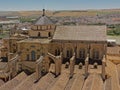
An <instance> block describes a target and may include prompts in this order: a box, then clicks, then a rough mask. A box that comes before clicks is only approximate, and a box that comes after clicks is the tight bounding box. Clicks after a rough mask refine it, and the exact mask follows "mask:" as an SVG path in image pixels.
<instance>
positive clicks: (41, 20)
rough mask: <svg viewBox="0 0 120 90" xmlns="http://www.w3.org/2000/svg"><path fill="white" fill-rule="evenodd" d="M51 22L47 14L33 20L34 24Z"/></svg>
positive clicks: (48, 23) (49, 23)
mask: <svg viewBox="0 0 120 90" xmlns="http://www.w3.org/2000/svg"><path fill="white" fill-rule="evenodd" d="M51 24H53V22H52V21H51V20H50V18H49V17H47V16H41V17H40V18H38V20H37V21H36V22H35V25H51Z"/></svg>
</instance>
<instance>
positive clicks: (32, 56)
mask: <svg viewBox="0 0 120 90" xmlns="http://www.w3.org/2000/svg"><path fill="white" fill-rule="evenodd" d="M31 60H35V51H32V52H31Z"/></svg>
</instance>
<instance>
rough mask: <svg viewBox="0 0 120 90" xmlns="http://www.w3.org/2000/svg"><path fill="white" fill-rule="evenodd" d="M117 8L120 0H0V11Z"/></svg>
mask: <svg viewBox="0 0 120 90" xmlns="http://www.w3.org/2000/svg"><path fill="white" fill-rule="evenodd" d="M43 8H45V9H47V10H86V9H116V8H117V9H118V8H120V0H0V11H19V10H24V11H25V10H41V9H43Z"/></svg>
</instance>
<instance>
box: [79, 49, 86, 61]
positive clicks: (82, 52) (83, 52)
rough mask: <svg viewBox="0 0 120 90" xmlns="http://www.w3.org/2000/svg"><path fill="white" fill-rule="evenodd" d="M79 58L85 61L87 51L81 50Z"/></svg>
mask: <svg viewBox="0 0 120 90" xmlns="http://www.w3.org/2000/svg"><path fill="white" fill-rule="evenodd" d="M79 57H80V58H81V59H84V58H85V49H80V51H79Z"/></svg>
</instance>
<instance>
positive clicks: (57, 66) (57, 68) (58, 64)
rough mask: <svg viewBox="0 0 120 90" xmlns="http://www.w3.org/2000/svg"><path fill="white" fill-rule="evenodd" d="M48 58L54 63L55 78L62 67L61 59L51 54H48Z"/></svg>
mask: <svg viewBox="0 0 120 90" xmlns="http://www.w3.org/2000/svg"><path fill="white" fill-rule="evenodd" d="M48 57H49V58H50V59H52V60H53V61H54V63H55V71H54V74H55V76H58V75H60V73H61V65H62V57H61V55H59V56H54V55H53V54H51V53H48Z"/></svg>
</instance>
